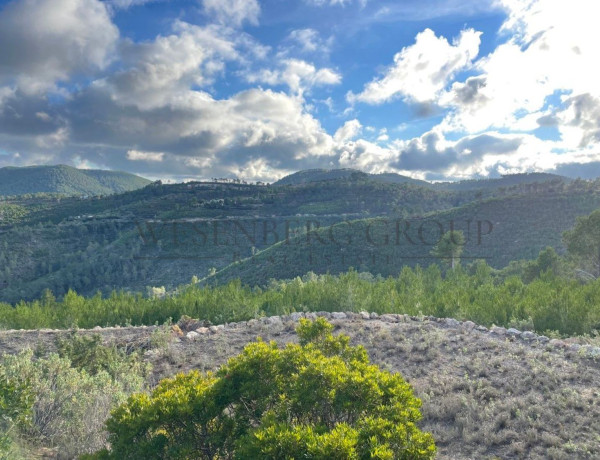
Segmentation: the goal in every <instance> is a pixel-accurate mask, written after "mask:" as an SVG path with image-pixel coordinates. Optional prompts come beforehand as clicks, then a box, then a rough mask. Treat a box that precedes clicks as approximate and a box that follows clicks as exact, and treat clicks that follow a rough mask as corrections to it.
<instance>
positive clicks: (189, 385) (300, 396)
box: [87, 319, 436, 460]
mask: <svg viewBox="0 0 600 460" xmlns="http://www.w3.org/2000/svg"><path fill="white" fill-rule="evenodd" d="M332 329H333V326H332V325H331V324H329V323H327V322H326V321H325V320H323V319H318V320H316V321H314V322H311V321H308V320H302V321H301V324H300V326H299V327H298V329H297V332H298V335H299V338H300V344H288V345H287V346H286V347H285V348H279V347H278V346H277V345H276V344H275V343H274V342H272V343H265V342H263V341H260V340H259V341H257V342H255V343H251V344H249V345H247V346H246V347H245V348H244V350H243V352H242V353H241V354H240V355H239V356H237V357H234V358H232V359H230V360H229V362H228V363H227V365H225V366H223V367H222V368H221V369H220V370H219V371H218V372H217V373H215V374H211V373H208V374H201V373H200V372H197V371H192V372H190V373H188V374H179V375H177V376H176V377H174V378H171V379H166V380H163V381H162V382H160V384H159V385H158V386H157V388H156V389H155V390H154V391H153V392H152V393H151V394H149V395H148V394H144V393H141V394H136V395H134V396H132V397H130V398H129V400H128V401H127V403H126V404H124V405H122V406H120V407H119V408H117V409H116V410H114V411H113V413H112V416H111V418H110V419H109V420H108V421H107V429H108V431H109V441H110V444H111V450H103V451H100V452H98V453H96V454H95V455H93V456H90V457H87V458H88V459H138V458H146V459H148V460H150V459H187V458H196V459H219V458H240V459H248V458H253V459H254V458H256V459H284V458H285V459H294V458H298V459H299V458H306V459H323V460H324V459H340V460H341V459H344V460H346V459H415V460H416V459H432V458H434V456H435V452H436V448H435V444H434V442H433V438H432V436H431V435H430V434H429V433H423V432H421V431H420V430H419V429H418V427H417V426H416V422H417V421H418V420H419V419H420V418H421V414H420V411H419V408H420V405H421V402H420V400H419V399H417V398H416V397H415V396H414V395H413V392H412V388H411V386H410V385H409V384H408V383H407V382H406V381H404V379H403V378H402V377H401V376H400V375H399V374H393V373H390V372H387V371H382V370H380V369H379V368H378V367H377V366H375V365H372V364H370V363H369V360H368V357H367V354H366V351H365V349H364V348H363V347H360V346H358V347H352V346H350V345H349V338H348V337H347V336H343V335H340V336H336V337H334V336H333V335H332V334H331V331H332Z"/></svg>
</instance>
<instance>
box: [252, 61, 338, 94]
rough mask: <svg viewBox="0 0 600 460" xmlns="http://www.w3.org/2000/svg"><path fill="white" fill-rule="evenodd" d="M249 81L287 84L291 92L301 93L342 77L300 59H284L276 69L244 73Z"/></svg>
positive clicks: (332, 83)
mask: <svg viewBox="0 0 600 460" xmlns="http://www.w3.org/2000/svg"><path fill="white" fill-rule="evenodd" d="M246 79H247V80H248V81H249V82H251V83H255V82H261V83H266V84H268V85H273V86H274V85H283V84H284V85H287V86H288V87H289V88H290V89H291V90H292V91H293V92H295V93H302V92H303V91H304V90H307V89H310V88H312V87H314V86H323V85H337V84H339V83H341V81H342V77H341V75H340V74H339V73H337V72H336V71H335V70H333V69H330V68H327V67H325V68H322V69H317V68H316V67H315V66H314V65H313V64H310V63H308V62H306V61H303V60H300V59H284V60H283V61H282V62H281V63H280V68H279V69H276V70H268V69H265V70H262V71H260V72H257V73H252V74H248V75H246Z"/></svg>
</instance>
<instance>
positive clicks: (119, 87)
mask: <svg viewBox="0 0 600 460" xmlns="http://www.w3.org/2000/svg"><path fill="white" fill-rule="evenodd" d="M254 51H258V52H259V53H261V52H262V51H261V50H260V46H259V47H255V46H254V42H253V41H252V40H251V39H250V38H248V37H247V36H246V35H244V34H240V33H239V32H234V31H233V30H232V29H228V28H223V27H221V26H216V25H211V26H207V27H199V26H196V25H192V24H188V23H185V22H182V21H177V22H176V23H175V24H174V27H173V34H171V35H167V36H161V35H159V36H158V37H156V38H155V39H154V40H153V41H150V42H142V43H133V42H130V41H126V42H124V43H123V44H122V46H121V55H122V62H123V65H124V67H125V68H124V69H123V70H121V71H119V72H117V73H114V74H112V75H110V76H109V77H107V78H104V79H101V80H97V81H95V82H94V83H93V86H95V87H99V88H102V87H109V88H108V89H107V91H109V92H110V93H111V97H112V98H114V100H115V102H116V103H118V104H121V105H135V106H137V107H139V108H141V109H150V108H154V107H160V106H164V105H166V104H177V103H178V98H180V97H182V95H185V94H186V92H187V90H189V88H190V87H191V86H196V87H206V86H208V85H211V84H212V83H213V82H214V80H215V79H216V78H217V77H219V76H220V75H221V74H222V73H223V72H224V68H225V64H226V62H228V61H237V62H244V60H245V59H247V57H248V56H249V55H251V54H252V53H253V52H254Z"/></svg>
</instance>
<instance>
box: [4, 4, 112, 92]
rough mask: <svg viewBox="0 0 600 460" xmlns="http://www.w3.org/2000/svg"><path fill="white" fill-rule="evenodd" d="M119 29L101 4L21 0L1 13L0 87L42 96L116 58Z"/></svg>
mask: <svg viewBox="0 0 600 460" xmlns="http://www.w3.org/2000/svg"><path fill="white" fill-rule="evenodd" d="M118 38H119V31H118V29H117V27H116V26H115V25H114V24H113V23H112V21H111V19H110V16H109V13H108V11H107V9H106V6H105V4H104V3H102V2H100V1H97V0H22V1H18V2H13V3H9V4H8V5H6V6H5V7H4V9H3V10H2V11H0V50H2V51H1V52H0V83H1V82H2V81H4V82H5V83H8V84H13V83H15V82H16V84H17V85H18V86H19V88H20V89H21V90H22V91H26V92H28V93H34V92H39V91H43V90H47V89H50V88H52V87H53V85H54V84H55V83H56V82H57V81H66V80H69V79H70V78H71V77H73V76H74V75H77V74H81V73H90V72H93V71H96V70H98V69H103V68H105V67H106V65H107V64H108V63H109V61H110V60H111V59H112V58H113V51H114V49H115V45H116V43H117V40H118Z"/></svg>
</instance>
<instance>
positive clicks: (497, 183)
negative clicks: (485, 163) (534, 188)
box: [434, 173, 572, 191]
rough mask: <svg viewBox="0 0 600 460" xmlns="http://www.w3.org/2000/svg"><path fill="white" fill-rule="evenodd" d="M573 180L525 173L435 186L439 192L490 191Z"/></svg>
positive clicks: (554, 175)
mask: <svg viewBox="0 0 600 460" xmlns="http://www.w3.org/2000/svg"><path fill="white" fill-rule="evenodd" d="M571 181H572V179H570V178H568V177H565V176H559V175H557V174H548V173H523V174H507V175H504V176H502V177H500V178H494V179H472V180H463V181H458V182H438V183H436V184H434V187H435V188H436V189H437V190H454V191H466V190H489V189H498V188H501V187H514V186H517V185H526V184H531V185H533V184H540V183H544V182H556V183H560V182H566V183H568V182H571Z"/></svg>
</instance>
